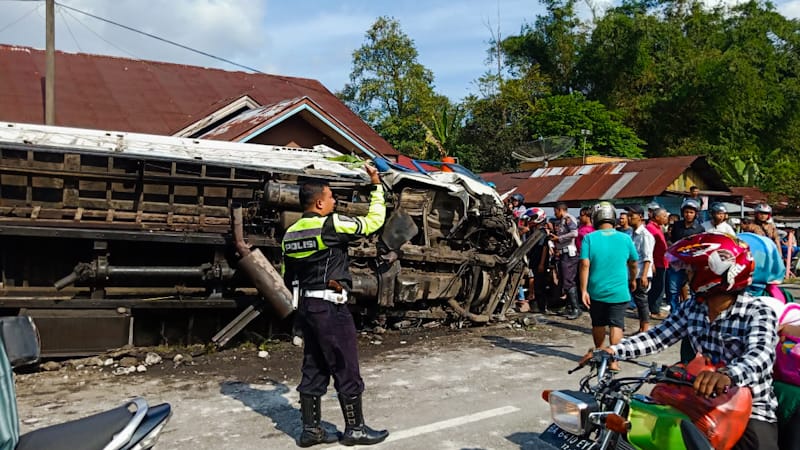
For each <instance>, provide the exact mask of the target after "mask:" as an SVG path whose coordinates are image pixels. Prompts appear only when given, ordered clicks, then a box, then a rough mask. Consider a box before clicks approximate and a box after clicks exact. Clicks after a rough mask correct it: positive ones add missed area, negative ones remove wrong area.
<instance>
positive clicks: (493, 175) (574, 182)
mask: <svg viewBox="0 0 800 450" xmlns="http://www.w3.org/2000/svg"><path fill="white" fill-rule="evenodd" d="M690 168H691V169H694V170H695V171H696V172H697V173H699V174H701V175H704V176H705V177H706V180H705V181H706V182H707V183H708V184H709V186H710V187H712V188H714V189H718V190H721V191H727V190H728V188H727V186H725V185H724V183H722V181H721V180H719V177H717V176H716V172H714V170H713V169H712V168H711V167H710V166H709V164H708V162H707V161H706V160H705V158H704V157H702V156H676V157H668V158H651V159H640V160H633V161H623V162H613V163H605V164H592V165H580V166H567V167H548V168H540V169H535V170H534V171H532V172H530V171H526V172H489V173H483V174H481V176H482V177H483V178H484V179H486V181H491V182H493V183H495V185H497V190H498V191H499V192H507V191H510V190H511V189H514V188H516V191H515V192H519V193H520V194H522V195H524V196H525V203H528V204H552V203H555V202H559V201H563V202H573V203H577V202H581V201H589V200H610V199H620V198H636V197H653V196H657V195H661V194H663V193H664V192H666V191H667V189H668V188H669V187H670V185H672V183H673V182H674V181H675V180H677V179H678V178H679V177H680V176H681V175H682V174H683V173H684V172H686V171H687V170H688V169H690Z"/></svg>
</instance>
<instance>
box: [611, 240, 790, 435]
mask: <svg viewBox="0 0 800 450" xmlns="http://www.w3.org/2000/svg"><path fill="white" fill-rule="evenodd" d="M667 257H668V258H669V259H670V261H671V264H673V265H677V266H679V268H681V266H682V267H683V268H686V269H688V271H689V279H690V286H691V287H692V290H694V292H695V294H696V299H695V300H689V303H687V304H686V305H685V307H684V308H680V309H679V311H676V313H675V314H672V315H670V316H669V318H667V319H666V320H665V321H664V322H662V323H661V324H660V325H658V326H656V327H654V328H652V329H650V330H649V331H648V332H646V333H640V334H637V335H634V336H631V337H629V338H627V339H623V340H622V341H621V342H619V343H618V344H616V345H612V346H611V347H608V348H606V349H604V350H606V351H607V352H609V353H611V354H614V355H617V357H618V358H619V359H629V358H637V357H640V356H644V355H648V354H651V353H656V352H659V351H661V350H663V349H665V348H667V347H669V346H670V345H672V344H675V343H676V342H679V341H680V340H681V339H683V338H685V337H688V338H689V341H690V342H691V345H692V347H693V348H694V349H695V350H696V351H697V352H698V353H701V354H702V355H703V356H705V357H707V358H709V359H710V360H711V362H712V363H713V364H715V365H722V367H721V368H719V369H716V370H705V371H703V372H700V374H698V376H697V378H696V379H695V382H694V388H695V390H696V391H697V393H698V394H699V395H704V396H710V395H711V394H712V393H714V392H717V393H720V392H721V391H723V390H724V389H725V388H726V387H728V386H745V387H749V388H750V390H751V393H752V396H753V411H752V414H751V416H750V421H749V423H748V425H747V429H746V430H745V432H744V435H743V436H742V437H741V439H740V440H739V442H738V443H737V444H736V446H735V447H734V449H762V450H763V449H775V450H777V449H778V444H777V442H778V430H777V417H776V414H775V411H776V408H777V400H776V398H775V394H774V393H773V391H772V366H773V364H774V362H775V346H776V345H777V331H776V328H777V325H776V323H777V317H776V316H775V313H774V312H773V310H772V309H771V308H770V307H769V306H768V305H767V304H766V303H764V302H762V301H760V300H758V299H756V298H754V297H751V296H749V295H748V294H745V293H744V289H745V288H746V287H747V286H748V285H749V284H750V282H751V280H752V273H753V268H754V261H753V258H752V256H751V254H750V251H749V249H748V248H747V244H745V243H744V242H742V241H739V240H738V239H736V238H733V237H731V236H728V235H725V234H721V233H702V234H698V235H694V236H691V237H688V238H685V239H682V240H680V241H678V242H676V243H675V244H673V245H672V247H670V248H669V250H668V252H667Z"/></svg>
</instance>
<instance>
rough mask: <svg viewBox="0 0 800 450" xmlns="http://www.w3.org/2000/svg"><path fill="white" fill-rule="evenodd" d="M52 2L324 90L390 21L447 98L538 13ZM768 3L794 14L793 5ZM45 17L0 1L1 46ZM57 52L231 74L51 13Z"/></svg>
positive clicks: (514, 7) (316, 0)
mask: <svg viewBox="0 0 800 450" xmlns="http://www.w3.org/2000/svg"><path fill="white" fill-rule="evenodd" d="M58 1H60V3H63V4H65V5H69V6H72V7H74V8H77V9H80V10H83V11H86V12H89V13H92V14H95V15H97V16H101V17H104V18H107V19H111V20H114V21H116V22H120V23H122V24H125V25H127V26H130V27H133V28H137V29H141V30H143V31H147V32H149V33H152V34H155V35H158V36H161V37H163V38H166V39H169V40H172V41H176V42H179V43H181V44H185V45H187V46H190V47H193V48H196V49H198V50H202V51H205V52H208V53H211V54H214V55H217V56H221V57H224V58H226V59H230V60H233V61H235V62H238V63H240V64H243V65H246V66H249V67H253V68H256V69H258V70H261V71H263V72H268V73H277V74H282V75H292V76H302V77H308V78H315V79H318V80H320V81H321V82H322V83H323V84H325V86H326V87H327V88H328V89H330V90H331V91H337V90H340V89H341V88H342V87H343V86H344V84H345V83H346V82H347V81H348V77H349V74H350V70H351V68H352V53H353V51H354V50H355V49H357V48H358V47H359V46H361V45H362V44H363V43H364V39H365V38H364V35H365V32H366V30H367V29H368V28H369V27H370V25H372V23H373V22H374V21H375V19H376V18H377V17H378V16H382V15H385V16H391V17H394V18H396V19H397V20H398V21H399V22H400V25H401V27H402V29H403V31H404V32H405V33H406V34H407V35H409V37H411V38H412V39H413V40H414V42H415V44H416V47H417V50H418V51H419V61H420V62H421V63H422V64H423V65H425V66H426V67H428V68H429V69H431V70H432V71H433V73H434V76H435V85H436V90H437V91H438V92H440V93H442V94H445V95H447V96H449V97H450V98H451V99H453V100H459V99H461V98H462V97H464V96H466V95H467V94H468V93H470V92H474V91H475V86H474V84H473V82H474V80H475V79H476V78H478V77H479V76H480V75H481V74H482V73H484V72H485V71H486V70H487V66H486V61H485V60H486V49H487V48H488V44H487V42H488V41H489V39H490V38H491V32H490V30H489V26H491V27H492V29H493V30H496V29H497V26H498V24H499V26H500V31H501V33H502V35H503V36H508V35H511V34H516V33H518V32H519V30H520V27H521V26H522V25H523V24H524V23H526V22H528V23H530V22H532V21H533V20H534V18H535V16H536V15H537V14H541V13H542V11H543V8H542V7H541V5H540V4H539V3H538V1H532V0H499V1H492V0H462V1H459V0H450V1H442V0H427V1H407V0H394V1H385V0H373V1H368V0H338V1H323V0H293V1H287V0H281V1H277V0H169V1H163V0H58ZM603 1H605V0H600V1H599V2H598V1H597V0H594V3H600V4H602V2H603ZM776 5H777V8H778V10H779V11H780V12H781V13H783V14H784V15H786V16H788V17H795V18H797V17H800V0H780V1H777V2H776ZM498 10H499V16H498ZM584 10H585V8H584ZM44 16H45V14H44V2H43V1H15V0H0V43H4V44H16V45H24V46H31V47H35V48H44V45H45V43H44V22H45V20H44ZM498 17H499V20H498ZM56 48H58V49H59V50H63V51H68V52H83V53H95V54H107V55H115V56H122V57H130V58H140V59H151V60H157V61H169V62H177V63H183V64H192V65H199V66H207V67H218V68H222V69H226V70H240V69H239V68H236V67H234V66H231V65H228V64H225V63H222V62H218V61H216V60H214V59H210V58H207V57H204V56H201V55H197V54H194V53H190V52H188V51H186V50H183V49H180V48H177V47H173V46H170V45H167V44H164V43H161V42H158V41H155V40H153V39H150V38H147V37H144V36H140V35H137V34H134V33H132V32H130V31H126V30H122V29H119V28H117V27H114V26H112V25H108V24H105V23H102V22H99V21H97V20H95V19H91V18H88V17H86V16H83V15H80V14H78V13H75V12H72V11H69V10H66V9H63V8H58V7H57V14H56Z"/></svg>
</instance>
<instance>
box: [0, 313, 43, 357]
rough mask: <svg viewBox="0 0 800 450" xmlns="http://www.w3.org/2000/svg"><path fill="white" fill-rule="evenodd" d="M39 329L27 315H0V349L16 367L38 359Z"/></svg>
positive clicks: (39, 346) (39, 348) (39, 347)
mask: <svg viewBox="0 0 800 450" xmlns="http://www.w3.org/2000/svg"><path fill="white" fill-rule="evenodd" d="M40 350H41V341H40V339H39V330H38V329H37V328H36V324H34V323H33V319H32V318H31V317H29V316H10V317H0V351H4V352H5V354H6V356H8V362H9V363H10V364H11V367H13V368H17V367H20V366H24V365H27V364H32V363H35V362H36V361H38V360H39V355H40V353H39V352H40Z"/></svg>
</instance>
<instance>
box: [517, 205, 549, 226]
mask: <svg viewBox="0 0 800 450" xmlns="http://www.w3.org/2000/svg"><path fill="white" fill-rule="evenodd" d="M522 219H527V220H528V221H530V222H533V223H534V224H536V225H539V224H540V223H542V222H544V221H545V219H547V213H546V212H544V210H543V209H542V208H528V210H527V211H525V214H523V215H522Z"/></svg>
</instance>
